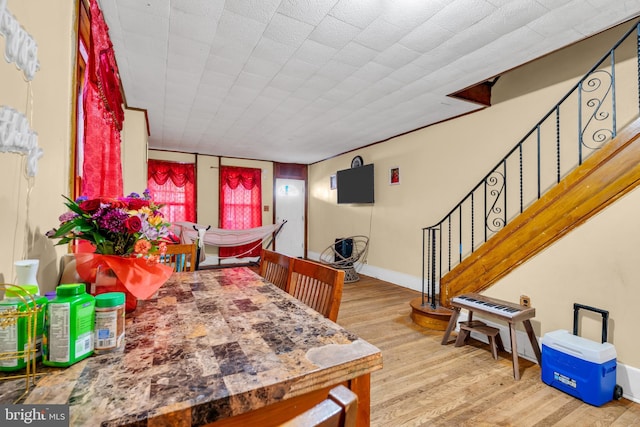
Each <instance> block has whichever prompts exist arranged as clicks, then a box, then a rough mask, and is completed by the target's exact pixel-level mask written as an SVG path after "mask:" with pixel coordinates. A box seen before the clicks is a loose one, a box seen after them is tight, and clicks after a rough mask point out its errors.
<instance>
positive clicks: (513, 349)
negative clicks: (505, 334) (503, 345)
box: [509, 322, 520, 380]
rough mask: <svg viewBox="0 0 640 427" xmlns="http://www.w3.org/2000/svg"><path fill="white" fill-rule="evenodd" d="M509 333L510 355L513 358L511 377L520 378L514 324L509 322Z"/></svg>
mask: <svg viewBox="0 0 640 427" xmlns="http://www.w3.org/2000/svg"><path fill="white" fill-rule="evenodd" d="M509 335H510V336H511V356H512V358H513V378H515V379H516V380H519V379H520V366H519V364H518V344H517V341H518V339H517V336H516V325H515V323H513V322H509Z"/></svg>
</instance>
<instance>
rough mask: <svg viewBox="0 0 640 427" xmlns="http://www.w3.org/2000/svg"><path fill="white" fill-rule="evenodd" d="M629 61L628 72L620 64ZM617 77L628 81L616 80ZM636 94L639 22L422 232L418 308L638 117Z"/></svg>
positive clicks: (432, 301) (434, 300) (433, 299)
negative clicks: (484, 246) (471, 257)
mask: <svg viewBox="0 0 640 427" xmlns="http://www.w3.org/2000/svg"><path fill="white" fill-rule="evenodd" d="M634 58H635V61H634V60H633V59H634ZM628 59H631V61H627V60H628ZM629 62H632V63H633V66H631V67H630V66H628V63H629ZM623 76H624V77H628V78H626V79H623V78H621V77H623ZM629 76H631V77H629ZM630 80H631V81H634V82H635V83H636V84H637V86H636V87H635V90H630V89H629V87H628V83H626V86H624V85H625V83H620V82H628V81H630ZM618 86H619V87H618ZM638 88H640V23H637V24H635V25H634V26H633V27H632V28H631V29H630V30H629V31H628V32H627V33H626V34H625V35H624V36H623V37H622V38H621V39H620V40H619V41H618V42H617V43H616V44H615V45H614V46H613V47H612V48H611V49H610V50H609V51H608V52H607V53H606V54H605V55H604V56H603V57H602V59H600V61H598V63H596V65H594V66H593V67H592V68H591V69H590V70H589V71H588V72H587V73H586V74H585V75H584V77H582V78H581V79H580V80H579V81H578V83H576V84H575V85H574V86H573V87H572V89H571V90H570V91H569V92H568V93H567V94H566V95H565V96H564V97H563V98H562V99H561V100H560V101H559V102H558V103H557V104H556V105H555V106H554V107H553V108H551V110H550V111H549V112H548V113H547V114H546V115H545V116H544V117H543V118H542V119H541V120H540V121H539V122H538V123H537V124H536V125H535V126H534V127H533V128H532V129H531V130H530V131H529V132H528V133H527V134H526V135H525V136H524V137H523V138H522V139H521V140H520V141H519V142H518V143H517V144H516V145H515V147H513V148H512V149H511V151H509V153H508V154H507V155H506V156H505V157H504V158H502V159H501V160H500V161H499V162H498V163H497V165H496V166H495V167H494V168H493V169H491V170H490V171H489V173H488V174H486V175H485V177H484V178H483V179H482V180H481V181H480V182H479V183H478V184H477V185H476V186H475V187H474V188H473V189H472V190H471V191H470V192H469V193H468V194H467V195H466V196H465V197H464V198H463V199H462V200H461V201H460V203H458V204H457V205H456V206H455V207H454V208H453V209H451V210H450V211H449V213H447V214H446V215H445V216H444V218H442V220H441V221H440V222H438V223H437V224H434V225H432V226H429V227H425V228H423V229H422V260H423V261H422V305H423V306H427V305H430V306H431V307H432V308H433V309H435V308H436V306H437V304H438V301H437V293H436V286H439V282H440V279H441V278H442V277H443V276H444V275H445V274H447V273H448V272H450V271H451V270H452V269H453V268H455V266H456V265H458V264H460V263H461V262H462V260H463V259H464V258H466V257H467V256H469V255H471V254H472V253H473V252H474V251H475V250H476V249H477V248H478V247H479V246H480V245H482V244H483V243H484V242H486V241H487V240H488V239H490V238H491V237H492V236H493V235H495V234H496V233H497V232H499V231H500V230H501V229H502V228H504V227H505V225H507V223H508V222H510V221H511V220H513V218H515V217H516V216H517V215H519V214H520V213H522V212H523V211H524V210H525V209H526V208H527V207H528V206H529V205H531V204H532V203H533V202H535V201H536V200H538V199H539V198H540V197H541V196H542V195H543V194H544V193H545V192H546V191H548V190H549V189H550V188H551V187H553V186H554V185H556V184H558V183H559V182H560V180H561V179H562V178H563V177H564V176H566V175H567V174H568V173H569V172H571V171H572V170H574V169H575V168H576V167H578V166H579V165H581V164H582V162H583V161H584V160H585V159H586V158H588V157H589V155H591V154H592V153H594V152H595V151H597V150H598V149H600V148H601V147H603V146H604V145H605V144H606V143H607V142H609V141H611V140H612V139H613V138H615V136H616V134H617V132H618V131H619V130H620V127H619V126H624V125H625V124H626V123H628V122H629V121H630V120H631V119H633V118H635V117H637V116H638V111H639V109H640V93H639V89H638ZM561 119H562V120H561Z"/></svg>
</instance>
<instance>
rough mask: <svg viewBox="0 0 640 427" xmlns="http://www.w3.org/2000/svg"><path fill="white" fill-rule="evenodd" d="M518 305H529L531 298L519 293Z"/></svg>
mask: <svg viewBox="0 0 640 427" xmlns="http://www.w3.org/2000/svg"><path fill="white" fill-rule="evenodd" d="M520 305H524V306H525V307H531V298H529V297H528V296H527V295H520Z"/></svg>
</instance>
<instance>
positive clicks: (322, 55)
mask: <svg viewBox="0 0 640 427" xmlns="http://www.w3.org/2000/svg"><path fill="white" fill-rule="evenodd" d="M336 52H338V49H336V48H334V47H330V46H327V45H325V44H322V43H319V42H316V41H313V40H305V42H304V43H303V44H302V46H300V47H299V48H298V50H297V51H296V53H295V56H296V58H300V59H302V60H303V61H306V62H308V63H310V64H315V65H323V64H326V63H327V62H328V61H329V60H330V59H331V58H332V57H333V56H334V55H335V54H336Z"/></svg>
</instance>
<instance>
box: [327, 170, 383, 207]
mask: <svg viewBox="0 0 640 427" xmlns="http://www.w3.org/2000/svg"><path fill="white" fill-rule="evenodd" d="M336 180H337V181H338V182H337V184H338V185H337V189H338V203H373V201H374V198H373V164H370V165H364V166H360V167H357V168H351V169H345V170H341V171H338V172H336Z"/></svg>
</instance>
